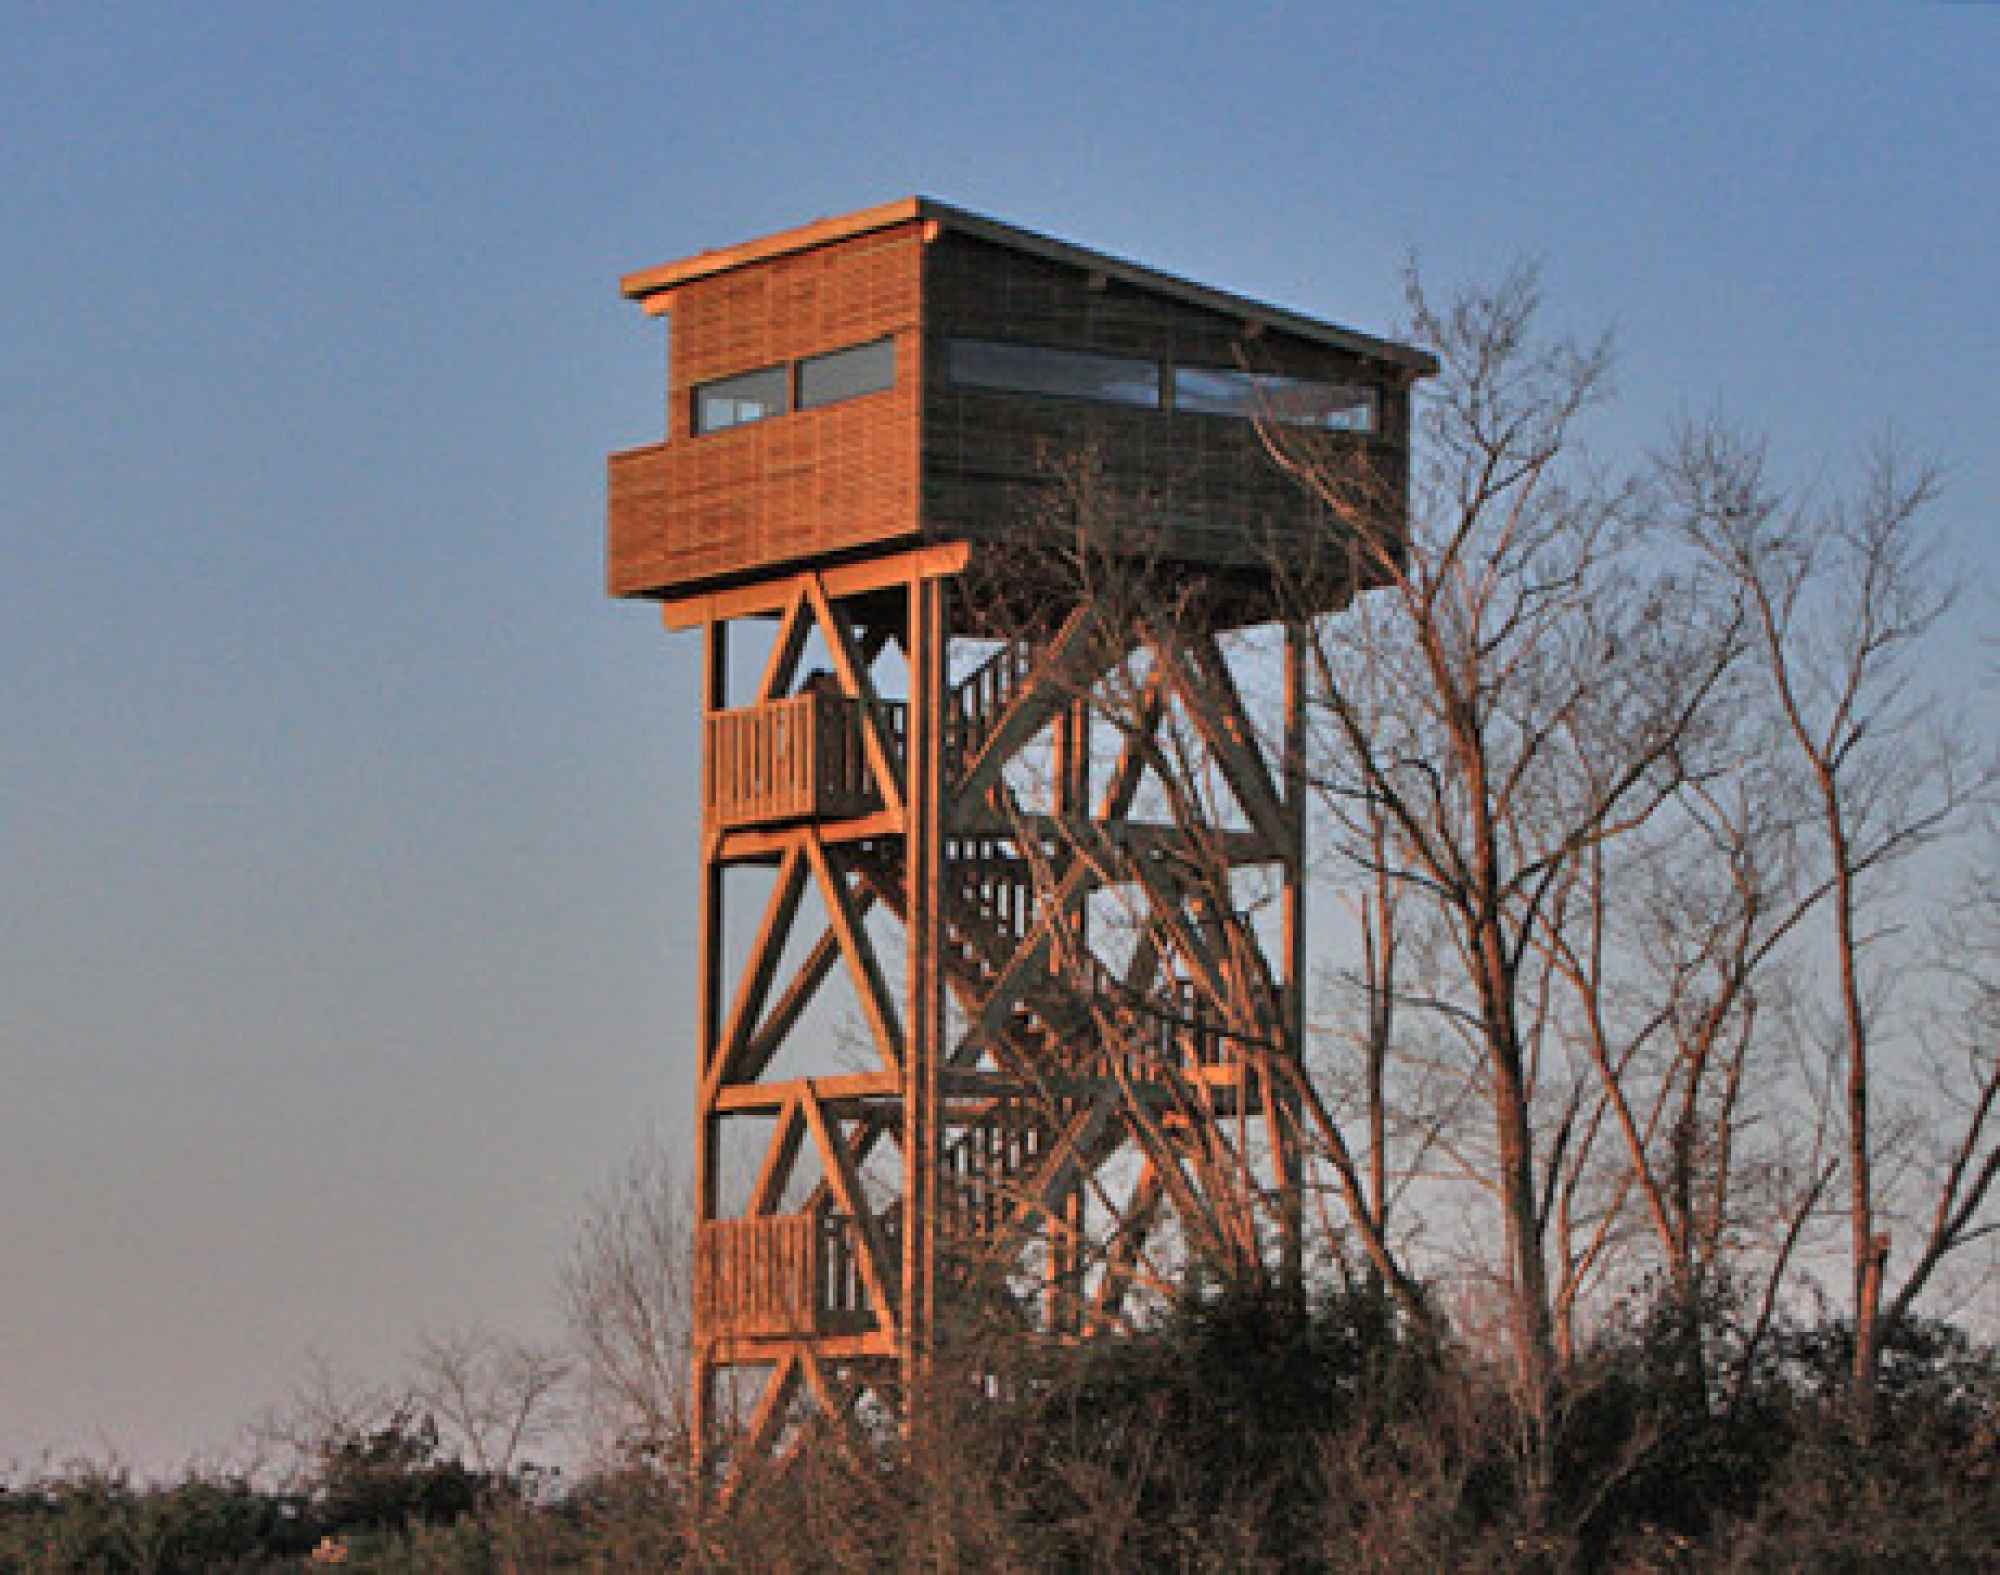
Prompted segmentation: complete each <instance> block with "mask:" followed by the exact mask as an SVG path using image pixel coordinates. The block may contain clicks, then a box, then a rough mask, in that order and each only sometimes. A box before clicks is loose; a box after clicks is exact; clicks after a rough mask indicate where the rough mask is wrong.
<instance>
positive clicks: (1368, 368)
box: [924, 234, 1408, 567]
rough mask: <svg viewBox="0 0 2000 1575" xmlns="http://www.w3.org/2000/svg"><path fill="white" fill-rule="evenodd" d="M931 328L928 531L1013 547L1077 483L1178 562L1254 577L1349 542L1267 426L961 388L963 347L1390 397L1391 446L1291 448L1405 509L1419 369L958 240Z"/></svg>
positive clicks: (1384, 402) (1291, 433) (1318, 437)
mask: <svg viewBox="0 0 2000 1575" xmlns="http://www.w3.org/2000/svg"><path fill="white" fill-rule="evenodd" d="M924 318H925V339H926V347H927V348H926V355H927V358H928V365H927V367H926V375H925V399H924V515H925V520H926V523H927V525H928V526H929V528H930V529H931V530H932V531H933V532H935V533H937V534H940V535H945V536H964V537H969V538H972V539H975V540H1003V541H1004V540H1006V539H1007V538H1008V537H1009V536H1011V535H1012V534H1014V533H1015V532H1016V531H1018V530H1019V529H1020V528H1021V527H1022V526H1023V525H1024V524H1025V523H1028V522H1030V521H1031V520H1032V517H1033V516H1034V514H1035V512H1036V510H1037V508H1038V506H1039V504H1038V499H1039V498H1040V497H1041V496H1043V495H1044V494H1045V492H1046V489H1047V487H1048V484H1049V482H1050V480H1051V478H1052V476H1053V475H1055V474H1056V473H1057V472H1058V471H1060V470H1061V469H1062V468H1063V467H1065V466H1071V465H1076V466H1080V467H1082V468H1083V469H1084V470H1086V471H1087V472H1088V473H1089V475H1090V476H1091V477H1092V484H1093V485H1094V487H1095V488H1096V495H1097V498H1098V500H1099V501H1100V502H1101V504H1102V506H1103V508H1104V509H1105V510H1106V512H1107V514H1108V515H1109V516H1111V518H1110V519H1108V520H1107V524H1109V525H1112V526H1114V527H1115V526H1116V525H1117V524H1119V523H1121V522H1131V523H1133V524H1137V525H1141V528H1142V529H1144V530H1145V531H1147V532H1150V531H1152V530H1153V529H1155V528H1158V529H1163V530H1164V531H1165V532H1166V533H1167V534H1166V537H1165V539H1164V540H1163V541H1160V542H1157V543H1154V542H1150V541H1149V543H1148V546H1149V548H1153V549H1155V550H1159V551H1160V552H1161V553H1162V554H1163V555H1164V556H1167V557H1170V558H1176V559H1183V560H1187V561H1192V562H1197V563H1204V564H1215V565H1223V566H1239V565H1240V566H1246V567H1254V566H1257V565H1259V564H1260V563H1264V562H1268V561H1269V554H1270V553H1271V552H1272V551H1273V550H1274V548H1283V547H1292V546H1296V545H1298V544H1301V543H1305V542H1317V543H1322V544H1324V543H1327V542H1328V538H1329V536H1331V535H1337V532H1335V531H1334V527H1333V522H1332V520H1331V517H1330V516H1329V515H1328V513H1327V511H1326V510H1325V509H1324V507H1323V506H1322V505H1321V504H1320V503H1319V502H1318V501H1317V500H1316V499H1314V498H1313V497H1311V496H1310V495H1309V494H1308V493H1306V492H1305V491H1304V490H1303V489H1302V488H1300V487H1299V486H1298V485H1297V483H1296V482H1294V481H1292V480H1291V479H1290V478H1288V477H1287V476H1285V475H1284V474H1282V473H1281V472H1280V471H1279V470H1278V468H1277V467H1276V466H1275V465H1274V464H1273V463H1272V461H1271V458H1270V456H1269V454H1268V453H1267V452H1266V450H1265V446H1264V441H1263V438H1262V436H1261V434H1260V433H1259V432H1258V429H1257V425H1256V423H1254V422H1251V421H1246V420H1242V419H1239V418H1234V417H1229V416H1217V415H1205V414H1178V413H1169V412H1165V411H1156V410H1144V409H1133V408H1126V407H1121V406H1113V405H1102V404H1096V403H1093V402H1090V401H1086V400H1081V399H1067V398H1054V397H1040V396H1033V395H1023V394H1017V393H1000V392H993V391H989V390H985V389H971V388H957V387H954V386H952V385H951V383H950V382H949V381H948V379H947V378H946V376H945V367H944V357H945V354H946V350H945V345H946V341H947V340H948V339H949V338H950V337H952V336H954V335H963V336H969V337H977V338H992V339H1002V340H1009V341H1013V342H1017V343H1023V344H1040V345H1062V346H1074V347H1077V348H1082V349H1089V350H1097V351H1103V352H1106V353H1110V354H1117V355H1131V356H1141V357H1145V358H1147V359H1151V360H1155V361H1158V362H1160V363H1161V364H1162V366H1163V367H1165V366H1169V365H1179V366H1190V367H1213V368H1237V367H1245V368H1249V369H1252V370H1255V371H1259V372H1278V373H1284V374H1289V375H1293V376H1301V377H1311V378H1318V379H1322V380H1326V381H1330V382H1353V383H1362V384H1367V385H1368V386H1371V387H1374V388H1375V389H1377V390H1378V394H1379V399H1380V414H1379V428H1380V429H1379V431H1377V432H1376V433H1374V434H1372V435H1361V434H1342V433H1312V432H1306V431H1303V430H1300V429H1289V430H1288V432H1287V438H1288V441H1291V442H1295V443H1296V444H1298V445H1299V447H1300V448H1301V449H1302V450H1308V451H1310V450H1314V449H1317V450H1320V451H1323V452H1324V453H1325V454H1327V455H1328V456H1329V457H1330V458H1333V459H1335V460H1337V461H1343V462H1344V461H1348V460H1357V461H1358V462H1360V463H1362V464H1364V465H1366V466H1368V467H1370V468H1371V470H1373V471H1374V472H1375V473H1376V474H1377V475H1378V476H1380V477H1381V478H1382V481H1383V482H1384V483H1385V484H1386V485H1387V487H1388V489H1389V491H1390V493H1391V494H1392V495H1398V494H1400V492H1401V491H1402V477H1403V475H1404V471H1405V466H1406V459H1405V455H1406V442H1407V426H1408V394H1407V392H1406V389H1405V379H1406V377H1407V371H1406V369H1404V368H1401V367H1395V366H1391V365H1389V364H1388V363H1385V362H1375V361H1370V360H1367V359H1365V358H1363V357H1361V356H1358V355H1354V354H1350V353H1348V352H1346V351H1343V350H1338V349H1334V348H1331V347H1328V346H1326V345H1323V344H1315V343H1309V342H1307V341H1305V340H1302V339H1296V338H1293V337H1291V336H1288V335H1285V334H1282V333H1279V332H1274V331H1268V330H1263V331H1258V332H1255V333H1246V332H1245V330H1244V324H1243V323H1242V322H1241V321H1240V320H1238V319H1235V318H1232V317H1229V316H1227V315H1225V314H1223V313H1221V312H1216V311H1209V310H1205V309H1203V308H1201V307H1199V306H1195V305H1192V304H1190V303H1188V302H1186V301H1183V300H1178V299H1173V298H1170V297H1167V296H1163V295H1160V294H1156V293H1152V292H1148V291H1145V290H1142V289H1140V288H1138V287H1137V286H1134V285H1131V284H1127V283H1124V282H1122V281H1120V280H1118V279H1115V278H1100V279H1097V280H1092V279H1090V278H1088V277H1086V276H1085V275H1083V274H1080V273H1078V272H1077V271H1076V270H1074V269H1071V268H1066V267H1064V266H1062V265H1061V264H1059V263H1057V262H1053V261H1049V260H1046V259H1043V258H1039V257H1032V256H1026V255H1023V254H1021V253H1018V252H1013V251H1009V250H1007V249H1006V248H1003V247H1000V246H997V245H991V244H988V243H985V242H982V241H978V240H973V239H969V238H966V237H963V236H956V235H951V234H946V235H944V236H942V237H941V238H940V239H939V240H938V242H937V243H936V244H934V245H933V246H932V248H931V250H930V253H929V254H928V256H927V259H926V275H925V302H924ZM1142 522H1143V523H1142Z"/></svg>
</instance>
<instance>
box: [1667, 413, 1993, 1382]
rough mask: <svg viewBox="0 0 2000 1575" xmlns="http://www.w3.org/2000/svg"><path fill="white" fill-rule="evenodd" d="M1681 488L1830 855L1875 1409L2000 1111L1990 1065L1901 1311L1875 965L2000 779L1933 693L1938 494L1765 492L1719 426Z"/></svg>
mask: <svg viewBox="0 0 2000 1575" xmlns="http://www.w3.org/2000/svg"><path fill="white" fill-rule="evenodd" d="M1664 470H1665V474H1666V476H1667V478H1668V481H1669V484H1670V485H1671V486H1672V487H1673V488H1674V489H1675V490H1676V491H1677V493H1678V495H1679V497H1680V499H1681V501H1682V503H1683V506H1684V508H1685V512H1686V515H1687V518H1688V520H1689V522H1690V526H1691V528H1692V530H1693V532H1694V534H1695V537H1696V540H1697V541H1698V543H1699V544H1700V546H1701V547H1702V549H1703V550H1704V551H1705V552H1706V553H1707V554H1708V555H1709V557H1710V559H1711V561H1712V562H1713V563H1715V564H1716V565H1717V566H1719V567H1720V568H1721V570H1722V571H1723V572H1724V573H1726V574H1727V575H1728V576H1729V577H1730V578H1731V579H1732V581H1733V582H1734V583H1735V585H1736V586H1737V587H1738V589H1739V591H1740V594H1741V598H1742V602H1743V605H1744V607H1745V609H1746V611H1747V614H1748V625H1749V629H1750V632H1751V639H1750V648H1751V651H1752V653H1753V655H1754V660H1755V666H1756V670H1757V673H1758V675H1759V677H1760V679H1761V681H1762V684H1763V690H1764V701H1765V714H1766V715H1767V716H1768V717H1769V718H1770V723H1771V732H1772V734H1773V736H1774V738H1775V740H1776V741H1777V744H1778V746H1779V747H1780V748H1782V750H1783V751H1784V752H1785V754H1786V756H1787V757H1788V758H1789V759H1790V760H1791V761H1793V762H1794V763H1795V765H1796V767H1797V773H1796V776H1797V787H1796V792H1797V793H1798V795H1799V799H1800V802H1801V805H1802V811H1803V815H1802V818H1803V820H1804V823H1805V824H1807V825H1809V826H1810V827H1811V828H1812V832H1813V842H1814V845H1815V846H1816V849H1817V853H1816V858H1815V863H1816V865H1817V871H1816V879H1815V882H1814V884H1813V892H1814V894H1815V895H1816V896H1823V899H1824V911H1825V916H1826V926H1827V928H1826V933H1825V935H1824V937H1823V940H1822V952H1821V954H1822V955H1823V956H1824V957H1825V958H1826V960H1827V964H1828V968H1829V972H1830V973H1831V976H1832V980H1833V991H1832V994H1833V998H1834V1002H1835V1005H1834V1009H1833V1012H1832V1021H1833V1027H1832V1030H1831V1046H1830V1050H1831V1059H1832V1061H1833V1064H1834V1065H1835V1067H1836V1068H1837V1080H1838V1084H1839V1092H1838V1101H1839V1110H1840V1117H1841V1126H1842V1168H1843V1170H1844V1174H1845V1181H1846V1189H1845V1191H1846V1198H1845V1207H1844V1214H1845V1226H1846V1234H1847V1238H1848V1240H1847V1256H1848V1265H1849V1274H1850V1290H1849V1307H1850V1310H1851V1316H1852V1318H1853V1326H1854V1353H1853V1366H1852V1377H1853V1380H1854V1382H1855V1385H1856V1387H1857V1390H1859V1391H1860V1392H1861V1393H1862V1395H1863V1396H1864V1398H1865V1395H1866V1393H1867V1392H1868V1391H1869V1389H1870V1388H1871V1387H1872V1385H1873V1383H1874V1378H1875V1373H1876V1370H1877V1367H1878V1365H1879V1361H1880V1355H1881V1350H1882V1343H1883V1339H1884V1334H1885V1307H1886V1310H1887V1320H1888V1321H1893V1320H1894V1319H1896V1318H1900V1317H1904V1316H1907V1314H1908V1313H1909V1311H1910V1310H1911V1308H1912V1307H1913V1306H1914V1304H1915V1302H1916V1299H1917V1298H1918V1297H1919V1296H1920V1295H1921V1294H1922V1292H1923V1290H1924V1287H1925V1286H1926V1284H1927V1283H1928V1282H1929V1281H1930V1279H1931V1277H1932V1275H1933V1274H1934V1273H1935V1271H1936V1269H1937V1267H1938V1264H1939V1263H1940V1262H1941V1261H1942V1260H1943V1259H1944V1258H1945V1257H1947V1256H1948V1255H1949V1254H1950V1253H1952V1252H1953V1251H1954V1250H1956V1248H1957V1247H1959V1246H1960V1245H1962V1244H1963V1243H1964V1242H1965V1240H1966V1239H1967V1237H1968V1235H1969V1234H1971V1233H1973V1232H1974V1229H1975V1220H1976V1218H1977V1215H1978V1210H1979V1207H1980V1205H1981V1203H1982V1202H1983V1200H1984V1197H1985V1195H1986V1193H1987V1191H1988V1190H1989V1189H1990V1187H1991V1185H1992V1182H1993V1176H1994V1166H1993V1165H1990V1164H1982V1163H1980V1161H1979V1154H1980V1148H1981V1143H1982V1140H1983V1138H1984V1135H1985V1134H1986V1132H1987V1131H1988V1130H1989V1123H1990V1122H1991V1121H1992V1118H1993V1113H1994V1112H1993V1094H1992V1087H1991V1081H1990V1072H1989V1070H1988V1069H1987V1068H1986V1066H1985V1065H1984V1063H1982V1062H1979V1061H1977V1059H1975V1064H1974V1065H1973V1067H1972V1068H1971V1069H1970V1077H1971V1083H1970V1087H1971V1089H1972V1090H1973V1098H1972V1100H1971V1102H1970V1105H1969V1107H1968V1108H1967V1109H1966V1110H1965V1111H1964V1112H1963V1124H1962V1127H1961V1129H1960V1136H1959V1137H1958V1138H1957V1139H1956V1141H1955V1143H1954V1144H1953V1145H1952V1159H1951V1161H1950V1162H1949V1163H1948V1164H1947V1166H1946V1169H1945V1172H1944V1175H1943V1176H1942V1178H1941V1179H1940V1181H1939V1184H1938V1188H1937V1191H1936V1195H1935V1197H1934V1199H1933V1202H1934V1208H1933V1209H1932V1211H1931V1214H1930V1221H1929V1225H1928V1227H1927V1228H1924V1229H1923V1230H1922V1234H1921V1235H1920V1238H1919V1247H1918V1250H1917V1252H1916V1254H1915V1256H1914V1258H1913V1259H1912V1260H1911V1261H1910V1264H1909V1268H1908V1270H1907V1272H1906V1274H1905V1277H1904V1279H1903V1282H1902V1284H1901V1287H1900V1289H1898V1290H1897V1291H1896V1292H1894V1294H1893V1295H1888V1294H1887V1293H1886V1289H1885V1287H1886V1283H1887V1274H1888V1270H1889V1262H1890V1249H1891V1245H1892V1234H1891V1232H1890V1230H1889V1229H1888V1223H1889V1218H1890V1215H1891V1214H1892V1213H1893V1212H1894V1211H1893V1206H1892V1204H1891V1202H1890V1200H1889V1199H1888V1198H1887V1197H1886V1196H1885V1188H1884V1185H1883V1182H1882V1180H1881V1179H1880V1175H1879V1171H1880V1164H1881V1161H1882V1159H1883V1156H1884V1150H1885V1146H1886V1145H1887V1139H1886V1138H1885V1132H1884V1127H1883V1123H1882V1120H1881V1113H1880V1111H1879V1110H1878V1109H1877V1106H1878V1104H1879V1103H1880V1101H1881V1098H1882V1096H1883V1094H1884V1092H1885V1088H1886V1085H1887V1082H1888V1078H1887V1077H1886V1076H1885V1073H1884V1069H1883V1062H1882V1057H1881V1054H1880V1050H1881V1042H1882V1041H1885V1040H1886V1041H1887V1042H1889V1043H1895V1042H1896V1041H1897V1040H1898V1039H1904V1038H1906V1036H1905V1035H1903V1034H1900V1033H1899V1032H1898V1023H1897V1017H1898V1014H1899V1013H1900V1012H1901V1010H1902V1008H1900V1007H1899V1006H1898V1005H1897V1003H1896V1001H1895V995H1896V991H1895V989H1894V981H1893V979H1892V977H1891V974H1890V971H1889V970H1888V969H1872V968H1871V960H1872V959H1873V958H1874V957H1875V956H1876V954H1877V952H1878V949H1879V943H1881V942H1882V941H1883V939H1884V936H1885V933H1886V932H1892V931H1893V929H1894V925H1893V922H1892V911H1893V910H1892V903H1893V900H1894V897H1895V891H1894V886H1893V883H1892V877H1893V876H1894V874H1895V873H1896V872H1897V871H1898V870H1899V869H1901V868H1903V867H1905V866H1907V865H1908V863H1909V862H1910V861H1911V859H1912V858H1913V857H1914V856H1915V855H1916V854H1918V853H1919V852H1920V851H1921V850H1923V849H1924V848H1926V847H1927V846H1929V845H1930V844H1932V843H1933V842H1935V841H1936V840H1937V839H1939V838H1940V837H1943V836H1946V835H1949V834H1951V833H1953V832H1954V831H1956V830H1958V829H1959V828H1960V827H1961V826H1962V824H1963V822H1964V818H1965V814H1966V811H1967V809H1968V807H1969V806H1970V805H1971V804H1972V803H1973V802H1975V800H1976V798H1977V797H1978V795H1979V794H1980V793H1981V792H1983V791H1986V790H1987V789H1989V788H1990V786H1991V784H1992V781H1993V766H1992V764H1991V762H1983V761H1981V760H1980V759H1979V758H1978V756H1977V754H1976V753H1975V751H1974V750H1973V749H1972V748H1971V747H1969V746H1968V745H1967V744H1966V743H1965V742H1964V740H1963V739H1961V738H1960V737H1958V736H1957V735H1956V734H1955V733H1954V732H1953V731H1951V730H1950V729H1949V728H1948V727H1946V726H1944V725H1942V723H1941V720H1940V718H1939V717H1938V716H1937V715H1936V713H1935V711H1934V709H1933V708H1932V706H1931V705H1930V704H1929V703H1928V702H1927V698H1926V694H1925V691H1924V689H1923V687H1922V684H1921V672H1920V668H1919V663H1920V661H1921V659H1922V654H1923V652H1924V651H1925V649H1926V647H1927V644H1928V642H1929V641H1930V640H1931V638H1932V636H1933V635H1934V633H1935V632H1936V630H1937V629H1938V626H1939V621H1940V619H1941V618H1942V617H1943V616H1944V614H1945V612H1946V611H1947V609H1948V607H1949V606H1950V602H1951V595H1950V590H1949V587H1948V586H1947V585H1946V584H1945V583H1944V582H1943V581H1942V579H1941V578H1940V577H1939V576H1938V574H1937V573H1936V571H1935V569H1934V568H1933V566H1932V563H1931V560H1930V552H1929V546H1928V543H1927V540H1926V524H1925V522H1926V517H1927V512H1928V510H1929V509H1930V506H1931V505H1932V504H1933V502H1934V501H1935V499H1936V496H1937V491H1938V478H1937V475H1936V472H1935V471H1934V470H1932V469H1930V468H1929V467H1926V466H1921V465H1913V464H1912V463H1910V462H1909V461H1908V460H1907V459H1906V458H1905V457H1904V456H1903V455H1902V454H1901V453H1900V452H1898V451H1897V450H1896V449H1895V448H1894V447H1892V446H1886V445H1885V446H1883V447H1880V448H1878V449H1877V450H1876V451H1875V452H1874V453H1873V454H1872V455H1871V456H1870V459H1869V462H1868V465H1867V469H1866V472H1865V474H1864V477H1863V479H1862V482H1861V484H1860V486H1859V487H1858V488H1857V489H1855V491H1854V492H1853V493H1852V494H1850V495H1846V496H1837V497H1835V498H1833V499H1832V500H1831V501H1830V502H1829V503H1827V504H1825V505H1823V506H1813V505H1811V504H1796V503H1791V502H1788V501H1787V500H1786V499H1784V498H1783V497H1781V496H1780V495H1779V494H1778V493H1777V492H1776V491H1775V490H1774V489H1773V488H1772V487H1771V486H1770V484H1769V483H1768V481H1767V478H1766V473H1765V462H1764V454H1763V451H1762V448H1761V445H1758V444H1756V443H1753V442H1749V441H1747V440H1745V439H1744V438H1742V437H1741V436H1739V435H1737V434H1734V433H1731V432H1728V431H1726V430H1723V429H1721V428H1720V427H1718V426H1714V425H1709V426H1706V427H1692V426H1691V427H1688V428H1686V429H1684V430H1683V431H1682V432H1681V433H1679V434H1678V436H1677V438H1676V441H1675V443H1674V445H1673V447H1672V449H1671V450H1670V452H1669V454H1668V455H1667V458H1666V463H1665V466H1664ZM1904 1021H1907V1018H1905V1019H1904Z"/></svg>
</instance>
